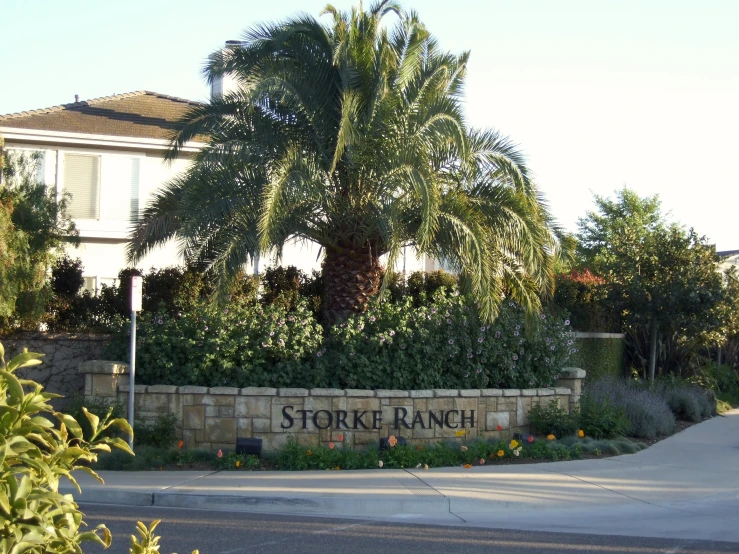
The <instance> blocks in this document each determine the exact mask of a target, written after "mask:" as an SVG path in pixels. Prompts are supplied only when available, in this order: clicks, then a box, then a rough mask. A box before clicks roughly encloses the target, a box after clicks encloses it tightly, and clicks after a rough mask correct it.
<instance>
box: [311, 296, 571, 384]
mask: <svg viewBox="0 0 739 554" xmlns="http://www.w3.org/2000/svg"><path fill="white" fill-rule="evenodd" d="M538 323H539V325H538V326H537V328H536V329H531V328H529V329H528V332H527V331H525V329H524V312H523V310H522V309H521V308H520V307H518V306H517V305H515V304H513V303H512V302H509V303H506V304H505V305H504V306H503V308H502V310H501V312H500V315H499V316H498V318H497V319H496V321H495V323H493V324H492V325H484V324H483V323H482V322H481V321H480V319H479V318H478V316H477V312H476V311H475V308H474V305H473V304H472V303H471V302H470V301H469V300H468V299H466V298H465V297H464V296H462V295H460V294H458V293H456V292H452V293H451V294H447V293H446V292H445V291H444V290H443V289H442V290H441V291H438V292H437V293H436V294H435V296H434V301H433V302H432V303H430V304H427V305H421V306H418V307H414V306H413V304H412V300H411V299H406V300H405V302H403V303H390V302H386V303H382V304H379V305H377V306H374V307H371V308H370V309H369V310H368V311H367V312H366V313H364V314H360V315H355V316H353V317H351V318H350V319H349V320H347V321H346V322H345V323H342V324H340V325H338V326H335V327H333V328H332V329H331V331H330V335H329V337H328V338H327V340H326V343H325V344H326V346H325V347H324V349H322V350H321V351H319V352H318V353H317V354H316V367H317V369H318V372H319V373H320V374H324V375H326V376H327V377H328V379H329V382H330V383H331V384H333V385H335V386H345V387H348V388H370V389H372V388H387V389H428V388H445V387H449V388H484V387H519V388H529V387H539V386H549V385H551V384H552V383H553V381H554V378H555V376H556V375H557V373H558V372H559V370H560V369H561V368H562V367H564V366H565V365H566V362H567V360H568V358H569V356H570V355H571V354H573V353H574V351H575V350H574V347H573V339H572V334H571V333H570V330H569V327H568V325H569V322H568V321H565V322H563V321H562V320H561V319H556V318H554V317H550V316H549V315H548V314H546V313H543V314H541V316H540V320H539V322H538Z"/></svg>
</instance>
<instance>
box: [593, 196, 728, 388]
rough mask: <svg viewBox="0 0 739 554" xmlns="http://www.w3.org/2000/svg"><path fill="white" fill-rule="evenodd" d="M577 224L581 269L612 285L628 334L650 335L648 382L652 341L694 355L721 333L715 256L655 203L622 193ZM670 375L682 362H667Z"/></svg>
mask: <svg viewBox="0 0 739 554" xmlns="http://www.w3.org/2000/svg"><path fill="white" fill-rule="evenodd" d="M595 203H596V206H597V208H598V211H597V212H589V213H588V214H587V216H586V217H585V218H582V219H580V220H579V222H578V226H579V228H580V232H579V235H578V238H579V241H580V253H581V257H582V262H583V264H584V265H586V266H587V267H589V268H591V269H592V270H593V271H594V272H595V274H597V275H599V276H602V277H604V278H605V279H606V281H607V282H608V283H609V284H610V285H611V301H612V302H613V303H614V305H615V307H616V309H617V310H618V311H619V312H620V313H621V315H622V317H623V321H624V324H625V325H626V327H627V328H628V329H630V330H631V331H632V332H635V333H639V332H642V331H646V332H647V333H648V337H649V338H648V344H649V347H648V349H649V355H648V357H649V378H650V379H651V380H653V379H654V375H655V367H656V361H657V350H658V348H657V346H658V339H659V337H660V336H661V335H662V336H663V337H666V339H665V340H674V341H677V343H679V344H683V345H685V344H686V343H688V342H691V343H692V345H693V348H692V349H688V351H695V347H697V346H698V345H702V344H707V343H710V342H715V341H716V339H717V337H718V335H720V334H721V333H723V332H725V328H726V310H725V303H726V302H727V300H728V297H727V294H726V293H727V291H726V286H725V281H724V279H723V278H722V275H721V274H720V273H719V272H718V270H717V269H718V266H717V262H718V259H717V257H716V252H715V248H714V247H713V246H711V245H709V244H708V243H707V241H706V239H705V237H699V236H698V235H697V234H696V233H695V232H694V231H693V230H692V229H690V230H685V229H684V228H683V227H681V226H679V225H677V224H674V223H673V224H669V223H668V222H667V221H666V219H665V218H664V216H663V215H662V214H661V211H660V202H659V199H658V198H657V197H656V196H653V197H647V198H640V197H639V196H638V195H637V194H636V193H635V192H634V191H632V190H629V189H627V188H624V189H623V190H621V191H618V192H617V200H615V201H613V200H610V199H606V198H603V197H600V196H595ZM672 361H673V364H672V365H673V367H672V369H676V367H674V366H675V365H678V364H679V362H680V360H676V359H674V360H672Z"/></svg>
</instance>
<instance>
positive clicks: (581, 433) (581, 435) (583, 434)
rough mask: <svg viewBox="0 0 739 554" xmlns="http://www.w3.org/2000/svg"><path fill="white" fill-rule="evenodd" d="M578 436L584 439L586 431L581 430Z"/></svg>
mask: <svg viewBox="0 0 739 554" xmlns="http://www.w3.org/2000/svg"><path fill="white" fill-rule="evenodd" d="M577 436H578V437H580V438H583V437H584V436H585V431H583V430H582V429H580V430H579V431H578V432H577Z"/></svg>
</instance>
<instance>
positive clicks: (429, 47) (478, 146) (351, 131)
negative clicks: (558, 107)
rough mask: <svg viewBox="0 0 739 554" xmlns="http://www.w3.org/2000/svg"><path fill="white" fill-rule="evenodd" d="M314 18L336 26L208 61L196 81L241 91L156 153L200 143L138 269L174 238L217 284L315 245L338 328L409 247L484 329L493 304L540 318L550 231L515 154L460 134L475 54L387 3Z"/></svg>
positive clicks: (186, 123) (143, 229) (185, 125)
mask: <svg viewBox="0 0 739 554" xmlns="http://www.w3.org/2000/svg"><path fill="white" fill-rule="evenodd" d="M391 13H392V14H394V15H395V17H396V18H397V22H396V23H395V25H394V26H393V27H391V28H390V29H388V27H386V26H383V25H381V21H382V19H383V18H384V17H385V16H387V15H388V14H391ZM324 14H329V15H330V16H332V19H333V21H332V23H331V24H330V25H323V24H321V23H319V22H318V21H317V20H316V19H314V18H313V17H310V16H307V15H300V16H297V17H294V18H292V19H289V20H287V21H284V22H280V23H275V24H265V25H261V26H256V27H252V28H250V29H248V30H247V31H246V33H245V36H244V40H243V42H242V43H240V44H236V45H232V46H230V47H229V48H228V49H226V50H224V51H220V52H216V53H215V54H213V55H212V56H211V57H210V59H209V63H208V64H207V67H206V69H205V74H206V75H207V77H208V79H209V80H211V81H212V80H214V79H216V78H217V77H219V76H223V75H226V74H230V75H232V76H234V77H235V78H236V79H237V81H238V83H239V88H238V90H237V91H235V92H231V93H227V94H225V95H224V96H223V97H217V98H214V99H212V100H211V101H210V102H209V103H207V104H203V105H199V106H196V107H193V108H192V109H191V110H190V111H189V113H188V114H187V115H186V116H185V118H184V120H183V121H182V126H181V129H180V130H179V131H178V133H177V134H176V136H175V137H174V138H173V140H172V143H171V148H170V150H169V153H168V156H169V157H170V158H176V157H177V156H178V155H179V153H180V151H181V148H182V146H183V145H184V144H185V142H187V141H188V140H191V139H193V138H195V137H197V136H205V137H207V141H208V146H207V147H206V148H205V149H204V150H203V151H202V152H200V153H199V154H198V155H197V157H196V159H195V162H194V164H193V165H192V166H191V168H190V169H189V170H188V171H187V172H185V173H184V174H183V175H181V176H180V177H179V178H177V179H175V180H174V181H172V182H171V183H169V184H168V186H166V187H165V188H164V189H163V190H162V191H161V192H160V193H159V194H158V195H157V196H156V197H155V199H154V200H153V201H152V203H151V204H150V205H149V206H148V207H147V208H146V209H145V211H144V213H143V215H142V217H141V219H140V220H139V222H138V224H137V226H136V228H135V230H134V232H133V233H132V236H131V242H130V245H129V251H128V252H129V256H130V258H131V259H132V261H135V260H137V259H138V258H140V257H141V256H143V255H144V254H145V253H147V252H148V251H150V250H151V249H152V248H154V247H156V246H158V245H161V244H163V243H164V242H166V241H167V240H169V239H171V238H176V239H177V240H178V241H179V244H180V246H181V251H182V254H183V255H184V256H185V259H186V260H187V261H188V262H189V263H192V264H197V265H200V266H202V267H205V268H207V269H209V270H211V271H212V272H213V273H214V274H215V275H216V276H217V277H218V279H219V280H220V281H221V282H223V283H226V282H228V280H229V279H231V278H232V277H233V276H234V275H235V274H236V273H238V271H239V270H240V269H241V268H242V267H243V264H244V263H246V262H247V261H248V260H249V259H250V257H252V256H253V255H254V254H255V253H256V252H260V251H261V252H268V251H271V250H274V249H276V251H277V252H278V253H280V252H281V249H282V248H283V246H284V244H285V243H286V241H288V240H291V239H299V240H307V241H313V242H315V243H318V244H319V245H320V246H321V248H322V251H323V253H324V259H323V266H322V274H323V279H324V284H325V288H326V290H327V297H326V298H325V299H324V309H325V315H326V317H327V318H328V320H329V321H337V320H340V319H342V318H344V317H346V316H347V315H348V314H350V313H352V312H354V311H361V310H363V309H364V308H365V307H366V305H367V303H368V301H369V299H370V298H371V297H372V296H373V295H374V294H376V293H377V292H378V290H379V289H380V287H381V284H382V283H381V280H382V267H381V264H380V258H381V257H382V256H384V255H387V268H388V269H387V272H386V273H385V275H386V276H389V275H390V274H391V272H392V268H393V267H394V264H395V261H396V259H398V256H399V255H400V253H401V252H402V248H403V246H404V245H413V246H415V248H416V249H417V251H418V252H419V254H427V255H430V256H433V257H435V258H436V259H439V260H444V261H446V262H447V263H448V264H450V265H451V266H452V267H453V268H454V269H455V270H456V271H457V272H458V273H460V274H461V275H462V276H463V281H464V283H465V286H466V287H467V288H468V289H469V290H470V291H471V292H472V293H473V294H474V295H475V296H476V298H477V299H478V302H479V306H480V310H481V314H482V315H483V317H485V318H486V319H488V320H491V319H493V318H494V317H495V315H496V314H497V309H498V306H499V304H500V302H501V299H502V298H503V296H504V294H506V295H509V296H511V297H513V298H514V299H516V300H517V301H519V302H521V303H522V304H524V305H525V306H527V307H528V308H529V309H531V310H535V309H537V308H539V307H540V301H539V294H541V293H547V292H548V291H549V290H550V288H551V284H552V270H553V262H554V257H555V256H556V254H557V249H558V241H557V230H556V228H555V227H554V226H553V224H552V221H551V218H550V216H549V214H548V212H547V209H546V207H545V206H544V204H543V202H542V201H541V199H540V198H539V195H538V192H537V190H536V187H535V185H534V184H533V182H532V180H531V178H530V175H529V171H528V170H527V168H526V166H525V163H524V161H523V158H522V156H521V154H520V153H519V152H518V151H517V150H516V148H515V147H514V146H513V145H512V144H511V143H510V142H509V141H508V140H507V139H506V138H504V137H502V136H501V135H500V134H498V133H497V132H495V131H486V130H470V129H468V128H467V127H466V125H465V122H464V118H463V115H462V110H461V106H460V102H461V99H462V88H463V84H464V77H465V73H466V69H467V60H468V56H469V54H468V53H463V54H462V55H459V56H455V55H452V54H450V53H447V52H443V51H441V50H440V48H439V46H438V44H437V42H436V40H435V39H434V38H433V37H432V36H431V35H430V34H429V33H428V31H427V30H426V28H425V27H424V26H423V24H422V23H421V22H420V21H419V19H418V16H417V15H416V14H415V13H413V12H411V13H406V12H404V11H403V10H402V9H401V7H400V6H399V5H398V4H396V3H395V2H393V1H390V0H384V1H380V2H377V3H375V4H374V5H373V6H372V7H371V8H370V9H369V11H363V10H362V7H361V4H360V6H359V7H358V8H354V9H353V10H352V11H351V12H350V13H347V12H340V11H338V10H337V9H336V8H334V7H333V6H330V5H329V6H328V7H326V9H325V11H324Z"/></svg>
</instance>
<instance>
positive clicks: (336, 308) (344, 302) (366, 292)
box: [322, 248, 382, 325]
mask: <svg viewBox="0 0 739 554" xmlns="http://www.w3.org/2000/svg"><path fill="white" fill-rule="evenodd" d="M322 276H323V287H324V293H323V315H324V319H325V322H326V323H328V324H329V325H333V324H334V323H336V322H338V321H342V320H344V319H346V318H347V317H349V316H350V315H351V314H353V313H359V312H363V311H364V310H365V309H366V308H367V304H368V303H369V300H370V298H371V297H372V296H373V295H374V294H376V293H377V291H378V290H380V279H381V277H382V266H381V265H380V260H379V257H378V256H376V255H374V252H370V250H369V249H365V248H362V249H342V250H332V249H327V250H326V257H325V259H324V260H323V271H322Z"/></svg>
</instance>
